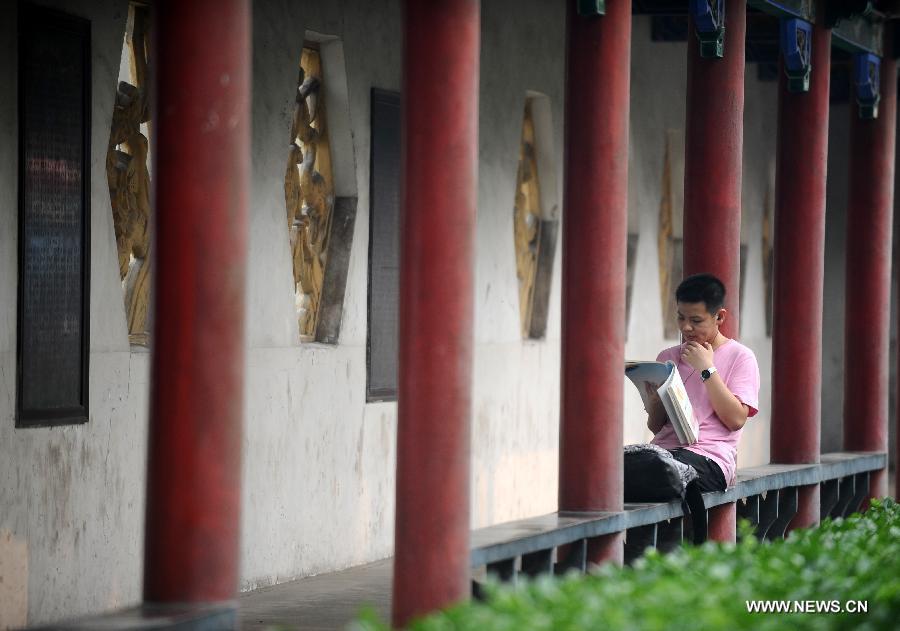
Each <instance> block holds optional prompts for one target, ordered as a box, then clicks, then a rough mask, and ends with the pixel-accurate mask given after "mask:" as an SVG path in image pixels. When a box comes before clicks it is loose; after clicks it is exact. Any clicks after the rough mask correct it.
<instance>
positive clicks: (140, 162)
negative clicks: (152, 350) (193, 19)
mask: <svg viewBox="0 0 900 631" xmlns="http://www.w3.org/2000/svg"><path fill="white" fill-rule="evenodd" d="M149 27H150V19H149V10H148V8H147V7H145V6H136V5H132V6H131V8H130V11H129V16H128V27H127V32H126V37H125V45H126V48H127V54H128V55H129V57H130V65H131V78H132V80H133V81H134V85H132V84H131V83H128V82H127V81H120V82H119V86H118V89H117V91H116V102H115V107H114V109H113V120H112V126H111V130H110V136H109V147H108V149H107V153H106V175H107V180H108V184H109V195H110V202H111V205H112V213H113V226H114V229H115V234H116V246H117V249H118V254H119V276H120V277H121V279H122V288H123V290H124V292H125V313H126V318H127V324H128V338H129V341H130V342H131V343H132V344H140V345H147V344H148V343H149V319H148V314H149V308H150V256H151V252H150V249H151V238H150V224H151V222H150V171H149V169H148V164H147V154H148V151H149V142H148V140H147V135H149V122H150V105H149V83H148V73H149V64H150V54H149V52H150V51H149V43H150V38H149ZM142 125H145V128H144V129H145V130H146V132H147V135H145V134H144V132H143V131H142Z"/></svg>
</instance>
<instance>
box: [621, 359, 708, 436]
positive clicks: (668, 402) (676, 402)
mask: <svg viewBox="0 0 900 631" xmlns="http://www.w3.org/2000/svg"><path fill="white" fill-rule="evenodd" d="M625 376H626V377H628V378H629V379H631V381H632V383H634V385H635V386H636V387H637V389H638V392H640V393H641V399H643V401H644V407H645V408H646V409H648V410H650V409H652V407H651V406H652V403H653V401H652V399H653V398H654V395H657V394H658V395H659V398H660V400H662V404H663V407H665V408H666V414H668V416H669V422H670V423H672V427H673V428H674V429H675V435H676V436H678V442H680V443H681V444H682V445H692V444H694V443H696V442H697V440H698V436H699V435H700V428H699V426H698V424H697V419H696V418H695V417H694V408H693V407H692V406H691V400H690V399H689V398H688V395H687V391H686V390H685V389H684V382H683V381H682V380H681V375H679V374H678V369H677V368H675V364H673V363H672V362H670V361H669V362H666V363H662V362H634V361H630V362H625Z"/></svg>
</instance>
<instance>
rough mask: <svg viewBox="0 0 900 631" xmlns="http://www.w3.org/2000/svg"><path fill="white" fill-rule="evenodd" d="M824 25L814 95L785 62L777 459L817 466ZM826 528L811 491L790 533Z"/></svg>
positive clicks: (778, 231) (826, 75)
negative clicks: (797, 87) (790, 84)
mask: <svg viewBox="0 0 900 631" xmlns="http://www.w3.org/2000/svg"><path fill="white" fill-rule="evenodd" d="M820 15H821V12H820ZM821 19H822V18H821V17H820V18H819V21H820V23H818V24H816V25H814V27H813V35H812V49H811V64H812V73H811V77H810V82H809V92H796V93H791V92H788V89H787V77H786V76H785V73H784V69H783V59H782V63H781V64H780V65H779V68H780V69H781V72H780V73H779V74H780V76H781V79H780V83H779V86H778V148H777V155H776V173H775V273H774V309H773V311H774V318H773V328H772V426H771V461H772V462H777V463H784V464H810V463H817V462H819V451H820V450H819V445H820V435H821V401H822V291H823V287H824V277H825V182H826V174H827V165H828V94H829V81H830V77H831V74H830V73H831V30H830V29H827V28H825V27H824V26H822V25H821ZM797 375H803V378H802V379H797V378H796V376H797ZM818 522H819V487H818V485H815V486H814V488H807V487H804V488H803V489H801V492H800V493H799V504H798V510H797V515H796V517H794V519H793V520H792V521H791V524H790V527H791V528H800V527H808V526H813V525H815V524H817V523H818Z"/></svg>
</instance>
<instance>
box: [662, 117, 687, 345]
mask: <svg viewBox="0 0 900 631" xmlns="http://www.w3.org/2000/svg"><path fill="white" fill-rule="evenodd" d="M683 208H684V134H683V133H682V131H681V130H680V129H670V130H668V131H667V132H666V151H665V157H664V159H663V174H662V196H661V200H660V205H659V233H658V236H657V249H658V251H659V293H660V300H661V303H660V304H662V318H663V331H664V336H665V338H666V339H678V335H679V333H678V324H677V322H676V320H675V289H676V288H677V287H678V284H679V283H680V282H681V280H682V278H683V277H684V267H683V266H684V262H683V261H684V256H683V254H684V252H683V251H684V238H683V236H682V217H683Z"/></svg>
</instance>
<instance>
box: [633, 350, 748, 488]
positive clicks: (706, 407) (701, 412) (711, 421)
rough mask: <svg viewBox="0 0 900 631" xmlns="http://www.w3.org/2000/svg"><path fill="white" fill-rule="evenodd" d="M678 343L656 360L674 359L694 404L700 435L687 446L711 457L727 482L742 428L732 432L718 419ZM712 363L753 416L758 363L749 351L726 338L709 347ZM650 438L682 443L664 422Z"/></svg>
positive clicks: (672, 444)
mask: <svg viewBox="0 0 900 631" xmlns="http://www.w3.org/2000/svg"><path fill="white" fill-rule="evenodd" d="M681 346H682V345H681V344H679V345H678V346H673V347H671V348H667V349H666V350H664V351H662V352H661V353H660V354H659V356H658V357H657V358H656V361H660V362H665V361H672V362H674V363H675V365H676V366H677V367H678V372H679V374H680V375H681V380H682V381H684V389H685V390H687V394H688V397H689V398H690V399H691V405H692V406H693V407H694V415H695V416H696V417H697V420H698V422H699V425H700V436H699V440H698V442H696V443H694V444H693V445H690V446H687V449H690V450H691V451H693V452H694V453H698V454H700V455H701V456H706V457H707V458H710V459H711V460H713V462H715V463H716V464H718V465H719V467H721V469H722V473H724V474H725V480H726V482H728V484H731V482H732V480H733V478H734V470H735V467H736V464H735V460H736V458H737V445H738V441H739V440H740V438H741V432H742V431H743V428H741V429H739V430H737V431H735V432H733V431H731V430H730V429H728V428H727V427H725V424H724V423H722V421H721V420H719V416H718V415H717V414H716V412H715V410H713V407H712V404H711V403H710V401H709V395H708V394H707V393H706V386H705V385H704V384H703V381H702V380H701V379H700V371H699V370H694V369H693V368H692V367H691V366H690V365H689V364H687V363H685V362H683V361H682V360H681ZM713 364H714V365H715V367H716V370H718V371H719V375H721V377H722V380H723V381H724V382H725V385H726V386H728V389H729V390H730V391H731V393H732V394H734V396H736V397H737V398H738V399H740V401H741V403H743V404H745V405H747V406H748V407H749V408H750V414H749V416H755V415H756V413H757V412H758V411H759V365H758V364H757V363H756V355H754V354H753V351H751V350H750V349H749V348H747V347H746V346H744V345H743V344H741V343H740V342H738V341H737V340H728V341H727V342H725V343H724V344H722V345H721V346H720V347H719V348H717V349H716V350H715V351H713ZM650 442H652V443H653V444H654V445H659V446H660V447H663V448H665V449H678V448H679V447H685V445H682V444H681V443H679V442H678V437H677V436H676V435H675V430H674V429H673V428H672V424H671V423H668V422H667V423H666V424H665V425H663V427H662V429H661V430H659V433H657V434H656V436H654V437H653V440H652V441H650Z"/></svg>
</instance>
